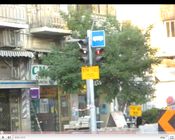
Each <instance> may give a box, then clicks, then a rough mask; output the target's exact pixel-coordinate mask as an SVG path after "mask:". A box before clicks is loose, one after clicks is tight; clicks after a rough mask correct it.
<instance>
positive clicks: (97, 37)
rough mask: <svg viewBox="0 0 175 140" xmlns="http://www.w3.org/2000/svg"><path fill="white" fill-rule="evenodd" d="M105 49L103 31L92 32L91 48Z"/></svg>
mask: <svg viewBox="0 0 175 140" xmlns="http://www.w3.org/2000/svg"><path fill="white" fill-rule="evenodd" d="M95 47H105V32H104V30H97V31H92V48H95Z"/></svg>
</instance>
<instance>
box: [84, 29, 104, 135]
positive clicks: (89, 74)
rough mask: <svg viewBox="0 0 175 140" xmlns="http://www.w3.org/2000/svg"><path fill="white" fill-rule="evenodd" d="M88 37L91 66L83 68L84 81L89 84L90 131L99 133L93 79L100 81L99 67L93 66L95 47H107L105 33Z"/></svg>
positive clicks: (100, 31) (89, 31)
mask: <svg viewBox="0 0 175 140" xmlns="http://www.w3.org/2000/svg"><path fill="white" fill-rule="evenodd" d="M87 37H88V57H89V66H88V67H82V69H81V70H82V79H83V80H86V83H87V98H88V100H87V101H88V106H90V118H91V119H90V129H91V132H96V131H97V124H96V108H95V101H94V81H93V79H99V66H93V54H92V48H93V47H104V46H105V32H104V31H103V30H99V31H91V30H88V31H87Z"/></svg>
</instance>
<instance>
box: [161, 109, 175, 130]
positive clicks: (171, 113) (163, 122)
mask: <svg viewBox="0 0 175 140" xmlns="http://www.w3.org/2000/svg"><path fill="white" fill-rule="evenodd" d="M174 115H175V111H173V110H167V111H166V112H165V113H164V114H163V115H162V117H161V118H160V119H159V121H158V123H159V125H160V126H161V127H162V129H163V130H164V131H166V132H167V133H172V131H173V132H175V129H174V128H173V127H172V126H171V124H169V122H168V121H169V120H170V119H171V118H172V117H173V116H174Z"/></svg>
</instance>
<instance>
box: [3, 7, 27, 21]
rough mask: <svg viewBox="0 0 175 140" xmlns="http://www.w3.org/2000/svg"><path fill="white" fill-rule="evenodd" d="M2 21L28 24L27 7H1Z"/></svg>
mask: <svg viewBox="0 0 175 140" xmlns="http://www.w3.org/2000/svg"><path fill="white" fill-rule="evenodd" d="M0 21H1V22H8V23H9V22H10V23H18V24H23V23H24V24H26V23H27V17H26V7H25V6H18V5H0Z"/></svg>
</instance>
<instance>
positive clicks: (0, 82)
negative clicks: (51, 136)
mask: <svg viewBox="0 0 175 140" xmlns="http://www.w3.org/2000/svg"><path fill="white" fill-rule="evenodd" d="M28 28H29V25H28V24H27V14H26V7H25V6H24V5H0V130H2V131H29V130H30V123H28V122H30V98H29V92H30V88H33V87H36V86H37V83H36V81H33V80H30V73H29V72H30V65H31V62H32V59H33V58H34V54H33V53H32V52H29V51H27V50H25V46H26V45H27V44H26V42H25V38H26V36H25V31H24V30H25V29H28Z"/></svg>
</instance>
